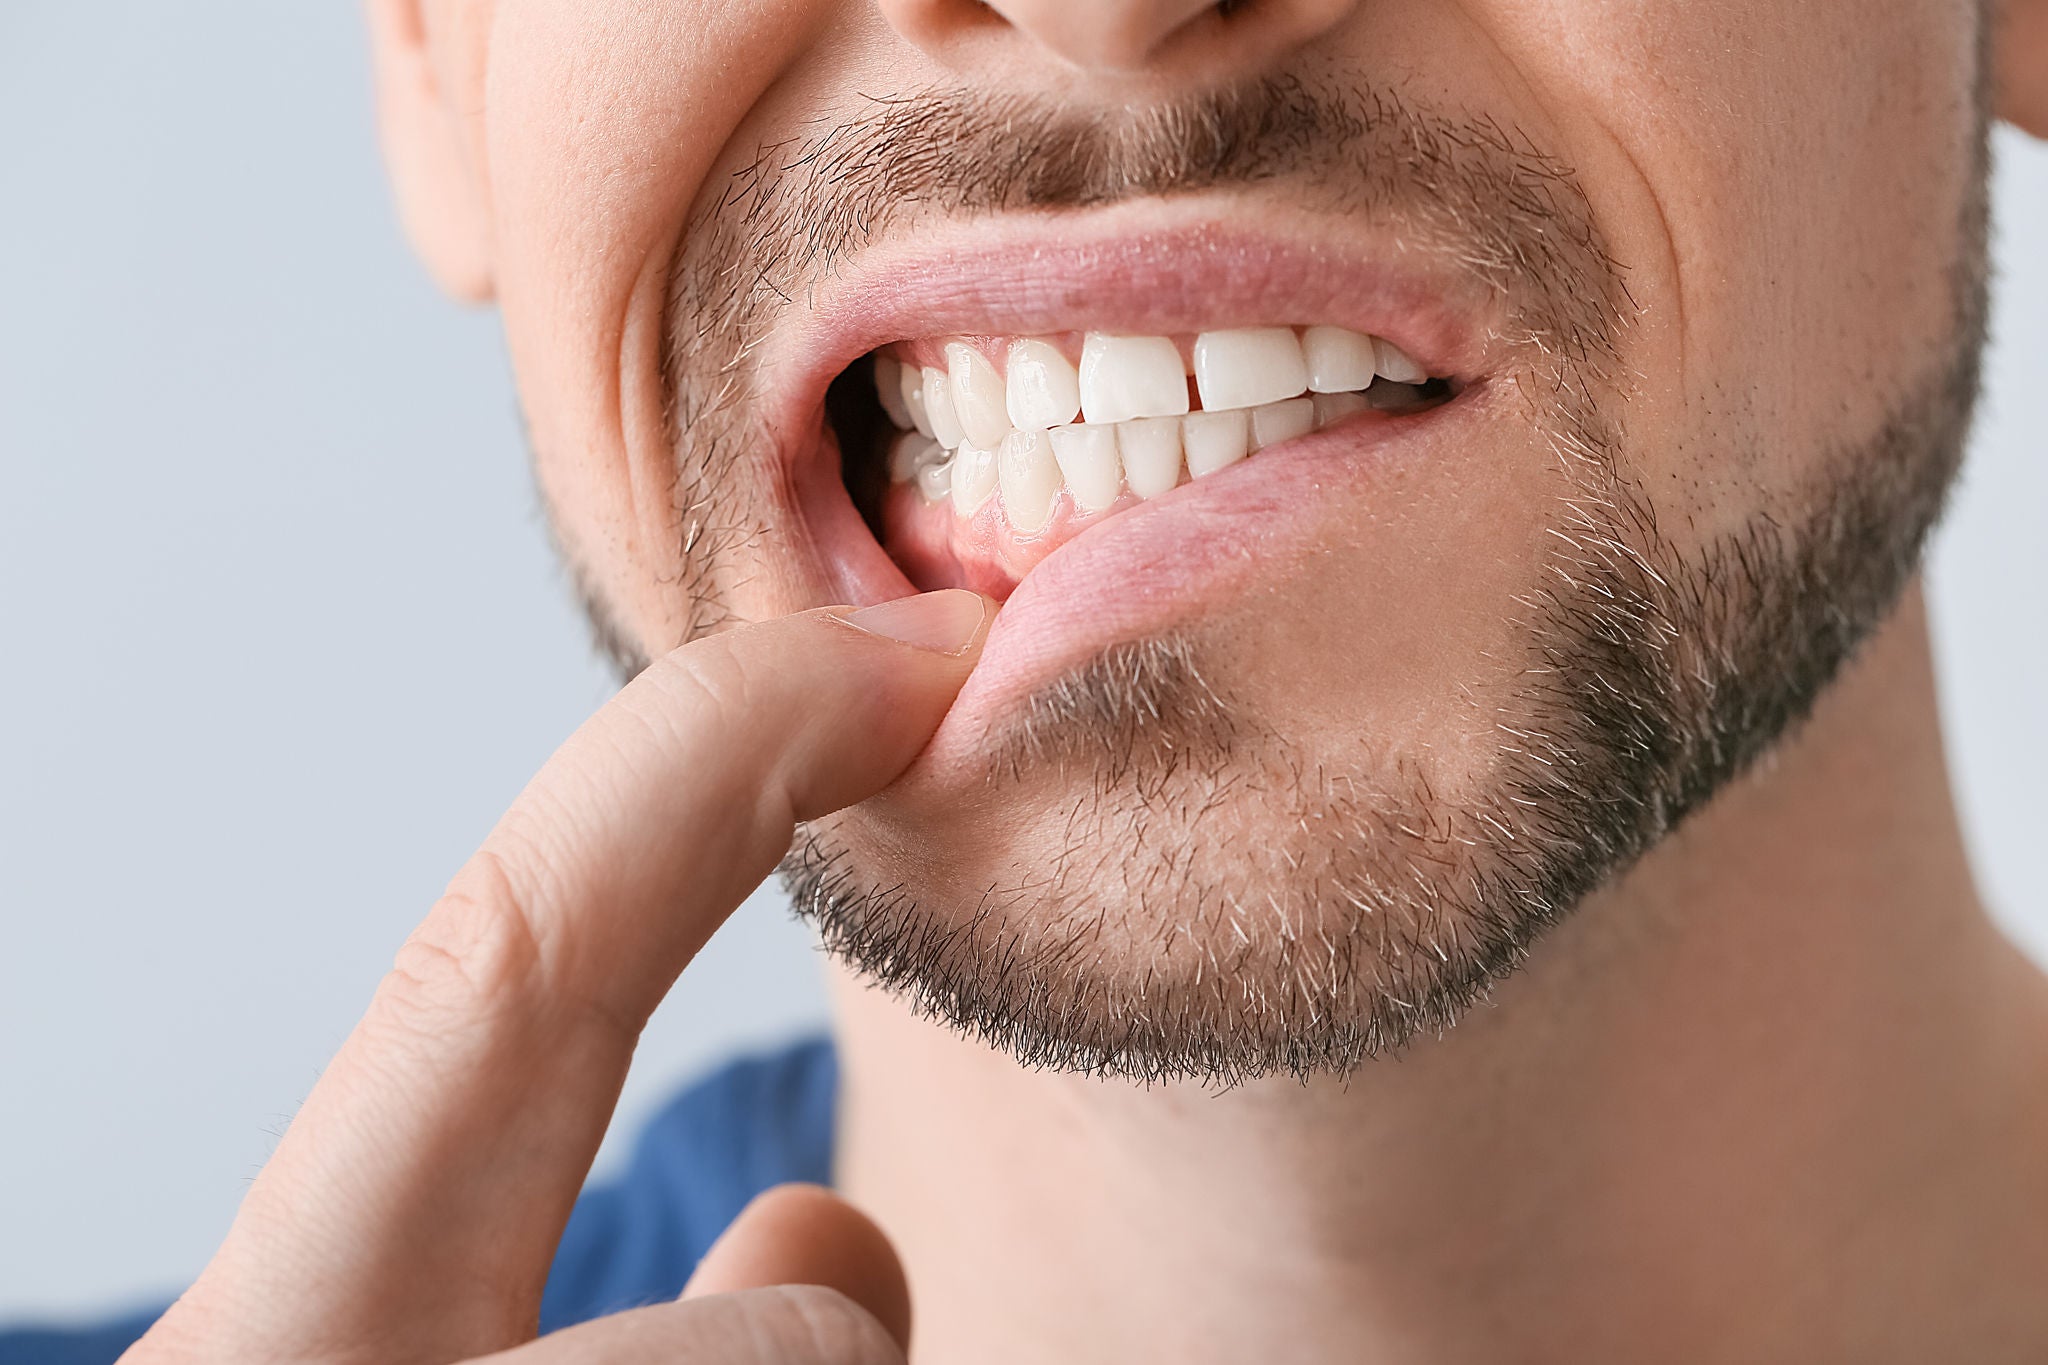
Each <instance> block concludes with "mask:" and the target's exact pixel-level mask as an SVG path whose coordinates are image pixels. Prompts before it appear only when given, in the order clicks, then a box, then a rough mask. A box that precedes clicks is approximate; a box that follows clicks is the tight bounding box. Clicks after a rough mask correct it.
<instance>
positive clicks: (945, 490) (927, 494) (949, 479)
mask: <svg viewBox="0 0 2048 1365" xmlns="http://www.w3.org/2000/svg"><path fill="white" fill-rule="evenodd" d="M945 453H946V452H945V451H943V450H941V451H940V452H939V454H941V455H944V454H945ZM917 491H918V492H920V493H922V494H924V498H925V501H926V502H944V501H945V500H946V499H947V498H950V497H951V496H953V462H952V461H951V460H943V459H942V460H933V461H932V462H931V463H930V464H928V465H924V466H922V467H920V468H919V469H918V471H917Z"/></svg>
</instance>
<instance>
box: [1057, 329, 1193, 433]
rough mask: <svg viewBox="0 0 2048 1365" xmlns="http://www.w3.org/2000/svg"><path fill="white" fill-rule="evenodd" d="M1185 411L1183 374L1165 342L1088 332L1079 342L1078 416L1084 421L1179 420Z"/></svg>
mask: <svg viewBox="0 0 2048 1365" xmlns="http://www.w3.org/2000/svg"><path fill="white" fill-rule="evenodd" d="M1187 410H1188V379H1187V371H1186V369H1185V368H1184V367H1183V366H1182V364H1181V358H1180V348H1179V347H1177V346H1175V345H1174V344H1173V342H1172V341H1171V340H1170V339H1169V338H1166V337H1119V336H1108V335H1106V334H1104V333H1102V332H1090V333H1088V335H1087V337H1086V338H1085V339H1084V340H1083V341H1082V343H1081V412H1082V414H1083V416H1084V417H1086V419H1087V420H1088V421H1090V422H1126V421H1129V420H1130V419H1132V418H1134V417H1178V416H1180V415H1181V414H1182V413H1184V412H1186V411H1187Z"/></svg>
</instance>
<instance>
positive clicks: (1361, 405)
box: [1312, 393, 1372, 427]
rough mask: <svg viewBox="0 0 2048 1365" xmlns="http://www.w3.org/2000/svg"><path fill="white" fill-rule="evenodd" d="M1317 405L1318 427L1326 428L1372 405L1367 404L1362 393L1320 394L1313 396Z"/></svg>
mask: <svg viewBox="0 0 2048 1365" xmlns="http://www.w3.org/2000/svg"><path fill="white" fill-rule="evenodd" d="M1312 397H1313V401H1314V403H1315V405H1316V425H1317V426H1319V427H1326V426H1328V425H1330V423H1332V422H1335V421H1338V420H1340V419H1342V418H1345V417H1349V416H1350V415H1351V414H1352V413H1354V412H1364V411H1365V410H1366V409H1367V408H1369V407H1371V406H1372V404H1371V403H1368V402H1366V400H1365V395H1364V394H1362V393H1318V394H1315V395H1313V396H1312Z"/></svg>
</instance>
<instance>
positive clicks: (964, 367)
mask: <svg viewBox="0 0 2048 1365" xmlns="http://www.w3.org/2000/svg"><path fill="white" fill-rule="evenodd" d="M946 378H947V380H948V382H949V384H950V386H951V388H952V391H953V411H954V412H955V413H957V414H958V415H959V418H960V429H961V430H962V431H964V432H966V433H967V439H968V441H969V442H971V443H972V444H974V445H977V446H980V447H981V448H982V449H983V450H994V449H995V448H996V447H997V446H999V445H1001V444H1002V443H1003V437H1004V435H1005V434H1007V433H1008V431H1009V430H1010V414H1009V412H1008V411H1006V410H1005V408H1004V406H1003V378H1002V376H1001V375H999V374H997V373H996V367H995V366H993V365H991V364H989V363H988V357H987V356H985V355H983V354H982V353H981V352H980V351H977V350H975V349H974V348H973V347H972V346H968V345H965V344H963V343H961V342H958V341H952V342H948V343H947V344H946Z"/></svg>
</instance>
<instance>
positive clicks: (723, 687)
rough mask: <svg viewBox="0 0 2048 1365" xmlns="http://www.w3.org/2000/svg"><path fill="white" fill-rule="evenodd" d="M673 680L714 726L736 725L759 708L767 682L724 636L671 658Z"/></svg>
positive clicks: (681, 651)
mask: <svg viewBox="0 0 2048 1365" xmlns="http://www.w3.org/2000/svg"><path fill="white" fill-rule="evenodd" d="M672 658H673V659H674V661H675V665H676V673H677V680H678V682H679V683H680V684H681V686H682V687H683V688H684V689H685V690H686V691H687V692H688V693H690V694H691V695H692V696H693V697H694V698H695V699H696V700H697V701H698V702H700V703H701V705H702V706H703V708H704V710H705V711H706V712H707V713H708V714H707V719H709V720H711V721H712V722H713V723H715V724H721V725H724V724H738V723H739V722H741V721H742V720H743V719H744V718H745V717H746V716H747V715H749V714H751V713H752V712H754V711H757V710H758V709H760V707H761V705H762V703H763V701H764V699H765V698H766V696H767V694H768V685H767V684H768V679H767V678H765V677H763V676H762V674H761V671H760V668H759V666H758V665H757V664H755V663H753V662H751V661H750V660H749V659H748V657H747V655H746V653H745V651H743V650H738V649H735V648H733V642H732V640H731V639H730V637H728V636H723V635H714V636H712V637H710V638H709V639H705V640H700V641H698V642H697V643H696V644H694V645H692V646H690V647H689V648H688V649H684V650H680V651H678V652H677V653H676V654H675V655H673V656H672Z"/></svg>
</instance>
